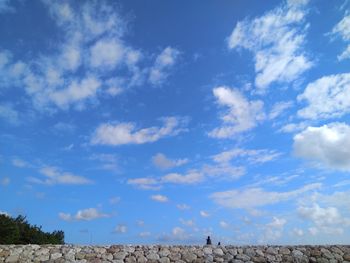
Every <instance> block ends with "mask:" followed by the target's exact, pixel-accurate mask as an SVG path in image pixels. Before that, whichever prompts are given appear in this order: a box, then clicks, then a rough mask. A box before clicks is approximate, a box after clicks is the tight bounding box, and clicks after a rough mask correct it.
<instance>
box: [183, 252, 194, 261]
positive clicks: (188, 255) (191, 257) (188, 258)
mask: <svg viewBox="0 0 350 263" xmlns="http://www.w3.org/2000/svg"><path fill="white" fill-rule="evenodd" d="M181 259H182V260H183V261H185V262H193V261H194V260H196V259H197V255H196V254H193V253H190V252H185V253H184V254H182V257H181Z"/></svg>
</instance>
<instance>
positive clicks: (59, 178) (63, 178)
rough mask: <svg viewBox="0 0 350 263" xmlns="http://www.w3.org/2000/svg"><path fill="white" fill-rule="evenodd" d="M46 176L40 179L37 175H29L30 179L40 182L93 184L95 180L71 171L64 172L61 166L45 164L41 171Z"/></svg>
mask: <svg viewBox="0 0 350 263" xmlns="http://www.w3.org/2000/svg"><path fill="white" fill-rule="evenodd" d="M39 172H40V173H41V174H42V175H44V176H45V179H40V178H37V177H29V178H28V180H29V181H30V182H32V183H38V184H47V185H55V184H66V185H83V184H92V183H93V181H91V180H90V179H87V178H85V177H83V176H79V175H75V174H72V173H69V172H62V171H61V170H60V169H59V168H57V167H53V166H45V167H43V168H41V169H40V171H39Z"/></svg>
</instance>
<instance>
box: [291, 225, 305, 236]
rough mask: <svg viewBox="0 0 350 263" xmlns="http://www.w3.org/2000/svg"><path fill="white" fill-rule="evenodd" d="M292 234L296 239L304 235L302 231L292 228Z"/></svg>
mask: <svg viewBox="0 0 350 263" xmlns="http://www.w3.org/2000/svg"><path fill="white" fill-rule="evenodd" d="M292 233H293V235H294V236H297V237H302V236H303V235H304V231H303V230H302V229H300V228H297V227H295V228H293V230H292Z"/></svg>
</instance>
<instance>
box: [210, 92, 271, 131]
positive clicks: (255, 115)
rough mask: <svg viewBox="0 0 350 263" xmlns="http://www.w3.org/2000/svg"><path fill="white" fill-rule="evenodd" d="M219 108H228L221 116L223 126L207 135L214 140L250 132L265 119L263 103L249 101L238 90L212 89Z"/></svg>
mask: <svg viewBox="0 0 350 263" xmlns="http://www.w3.org/2000/svg"><path fill="white" fill-rule="evenodd" d="M213 93H214V96H215V97H216V99H217V102H218V104H219V105H220V106H225V107H228V111H227V112H226V113H225V114H223V115H222V116H221V119H222V121H223V124H222V126H221V127H219V128H215V129H214V130H212V131H211V132H210V133H209V136H211V137H214V138H230V137H232V136H233V135H235V134H237V133H241V132H244V131H248V130H251V129H252V128H254V127H255V126H256V125H257V123H258V122H259V121H262V120H263V119H264V118H265V114H264V112H263V107H264V103H263V102H262V101H261V100H255V101H249V100H247V99H246V98H245V97H244V96H243V94H242V93H241V92H240V91H239V90H238V89H230V88H229V87H226V86H221V87H216V88H214V89H213Z"/></svg>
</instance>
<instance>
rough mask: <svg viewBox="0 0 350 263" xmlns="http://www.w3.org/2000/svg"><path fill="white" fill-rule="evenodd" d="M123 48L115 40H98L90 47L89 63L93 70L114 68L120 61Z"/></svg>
mask: <svg viewBox="0 0 350 263" xmlns="http://www.w3.org/2000/svg"><path fill="white" fill-rule="evenodd" d="M123 56H124V47H123V46H122V45H121V43H119V42H118V41H116V40H115V39H108V38H107V39H106V38H104V39H100V40H98V41H97V42H96V43H95V44H94V45H93V46H92V47H91V57H90V63H91V66H92V67H95V68H101V67H103V68H105V67H107V68H110V69H113V68H115V67H116V66H117V65H118V64H120V62H121V61H122V59H123Z"/></svg>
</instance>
